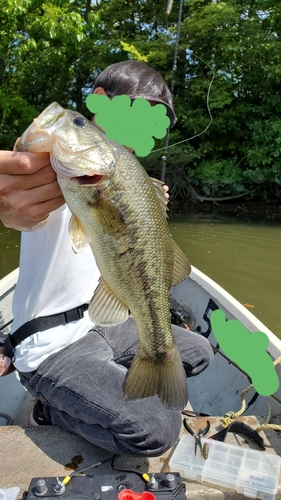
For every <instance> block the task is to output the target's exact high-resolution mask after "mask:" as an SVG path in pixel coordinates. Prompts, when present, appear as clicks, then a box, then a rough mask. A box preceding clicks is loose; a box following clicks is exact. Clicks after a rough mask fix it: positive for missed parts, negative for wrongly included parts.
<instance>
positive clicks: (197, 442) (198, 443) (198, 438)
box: [183, 418, 210, 458]
mask: <svg viewBox="0 0 281 500" xmlns="http://www.w3.org/2000/svg"><path fill="white" fill-rule="evenodd" d="M183 425H184V427H185V428H186V430H187V431H188V432H189V434H191V435H192V436H193V437H194V439H195V443H194V455H195V458H196V453H197V447H198V448H199V450H200V452H201V457H203V448H202V443H201V438H202V437H203V436H205V434H207V432H208V431H209V430H210V422H209V420H207V425H206V427H205V429H203V431H200V432H199V433H198V434H196V432H195V431H194V430H193V429H191V427H189V425H188V424H187V422H186V418H184V419H183Z"/></svg>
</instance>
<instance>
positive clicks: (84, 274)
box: [11, 205, 100, 372]
mask: <svg viewBox="0 0 281 500" xmlns="http://www.w3.org/2000/svg"><path fill="white" fill-rule="evenodd" d="M70 215H71V214H70V211H69V209H68V207H67V206H66V205H64V206H63V207H61V208H59V209H58V210H56V211H55V212H53V213H52V214H51V216H50V218H49V220H48V222H47V223H46V224H45V225H44V226H42V227H41V228H39V229H38V230H37V231H33V232H24V233H22V237H21V252H20V273H19V279H18V283H17V286H16V290H15V294H14V299H13V315H14V321H13V326H12V331H11V333H13V332H14V331H15V330H17V328H19V327H20V326H21V325H23V324H24V323H26V322H27V321H30V320H31V319H33V318H37V317H39V316H48V315H51V314H56V313H61V312H64V311H67V310H69V309H72V308H74V307H78V306H80V305H82V304H85V303H89V302H90V300H91V298H92V296H93V293H94V290H95V288H96V286H97V284H98V279H99V276H100V273H99V270H98V268H97V265H96V262H95V259H94V256H93V254H92V251H91V249H90V247H87V248H86V249H85V250H83V251H82V252H81V253H79V254H75V253H74V252H73V250H72V248H71V244H70V237H69V234H68V223H69V219H70ZM92 326H93V324H92V323H91V321H90V319H89V316H88V313H87V312H86V313H84V318H82V319H80V320H78V321H75V322H72V323H68V324H67V325H61V326H57V327H55V328H51V329H49V330H46V331H44V332H38V333H36V334H34V335H32V336H30V337H28V338H27V339H25V340H24V341H23V342H21V343H20V344H19V346H17V347H16V348H15V357H14V364H15V366H16V368H17V369H18V370H20V371H22V372H29V371H33V370H36V369H37V368H38V366H39V365H40V364H41V363H42V362H43V361H44V360H45V359H46V358H47V357H48V356H49V355H50V354H52V353H55V352H58V351H59V350H61V349H63V348H64V347H66V346H67V345H69V344H71V343H73V342H75V341H76V340H78V339H80V338H82V337H83V336H84V335H86V333H87V332H88V330H89V329H90V328H91V327H92Z"/></svg>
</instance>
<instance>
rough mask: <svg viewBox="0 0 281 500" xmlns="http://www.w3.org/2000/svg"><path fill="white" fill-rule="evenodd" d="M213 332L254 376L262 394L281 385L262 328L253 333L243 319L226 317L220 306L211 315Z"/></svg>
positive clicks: (236, 361)
mask: <svg viewBox="0 0 281 500" xmlns="http://www.w3.org/2000/svg"><path fill="white" fill-rule="evenodd" d="M210 321H211V326H212V330H213V334H214V336H215V338H216V340H217V342H218V343H219V345H220V347H221V348H222V350H223V351H224V352H225V354H226V355H227V356H228V357H229V359H231V361H234V362H235V363H236V364H237V365H238V366H239V367H240V368H241V369H242V370H244V372H246V373H247V374H248V375H249V377H250V378H251V380H252V384H253V386H254V388H255V390H256V391H257V392H258V393H259V394H260V395H261V396H271V395H272V394H274V393H275V392H276V391H277V389H278V387H279V379H278V375H277V373H276V370H275V367H274V364H273V361H272V359H271V357H270V355H269V354H268V353H267V352H266V349H267V347H268V344H269V339H268V336H267V335H266V334H265V333H263V332H254V333H250V332H249V331H248V330H247V328H245V327H244V326H243V325H242V323H240V321H238V320H237V319H230V320H229V321H226V317H225V313H224V312H223V311H221V310H220V309H217V310H216V311H214V312H213V313H212V314H211V317H210Z"/></svg>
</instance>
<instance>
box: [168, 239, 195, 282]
mask: <svg viewBox="0 0 281 500" xmlns="http://www.w3.org/2000/svg"><path fill="white" fill-rule="evenodd" d="M173 244H174V272H173V279H172V285H171V286H175V285H177V283H180V282H181V281H183V280H184V279H185V278H187V277H188V276H189V274H190V271H191V265H190V263H189V260H188V258H187V257H186V255H185V254H184V253H183V251H182V250H181V249H180V247H179V246H178V245H177V244H176V243H175V242H174V241H173Z"/></svg>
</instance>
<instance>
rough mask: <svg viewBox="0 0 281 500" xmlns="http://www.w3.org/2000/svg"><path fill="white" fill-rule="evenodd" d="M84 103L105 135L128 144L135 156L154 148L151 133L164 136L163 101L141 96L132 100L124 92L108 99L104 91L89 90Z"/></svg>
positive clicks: (166, 122)
mask: <svg viewBox="0 0 281 500" xmlns="http://www.w3.org/2000/svg"><path fill="white" fill-rule="evenodd" d="M86 106H87V108H88V109H89V110H90V111H91V113H94V114H95V122H96V124H97V125H98V126H99V127H101V128H102V129H103V130H104V131H105V133H106V136H107V137H108V139H111V140H113V141H116V142H118V143H119V144H121V145H123V146H127V147H130V148H132V149H133V150H134V151H135V153H136V154H137V155H138V156H147V155H148V154H149V153H150V152H151V151H152V149H153V148H154V144H155V141H154V139H153V137H155V138H156V139H162V138H163V137H165V135H166V133H167V128H168V127H169V125H170V119H169V117H168V116H167V115H166V112H167V110H166V107H165V106H164V104H157V105H155V106H151V105H150V103H149V102H148V101H147V100H146V99H143V98H142V97H138V98H137V99H135V100H134V101H133V103H132V101H131V99H130V97H128V96H127V95H120V96H115V97H113V99H109V97H107V96H106V95H98V94H90V95H88V96H87V98H86Z"/></svg>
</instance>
